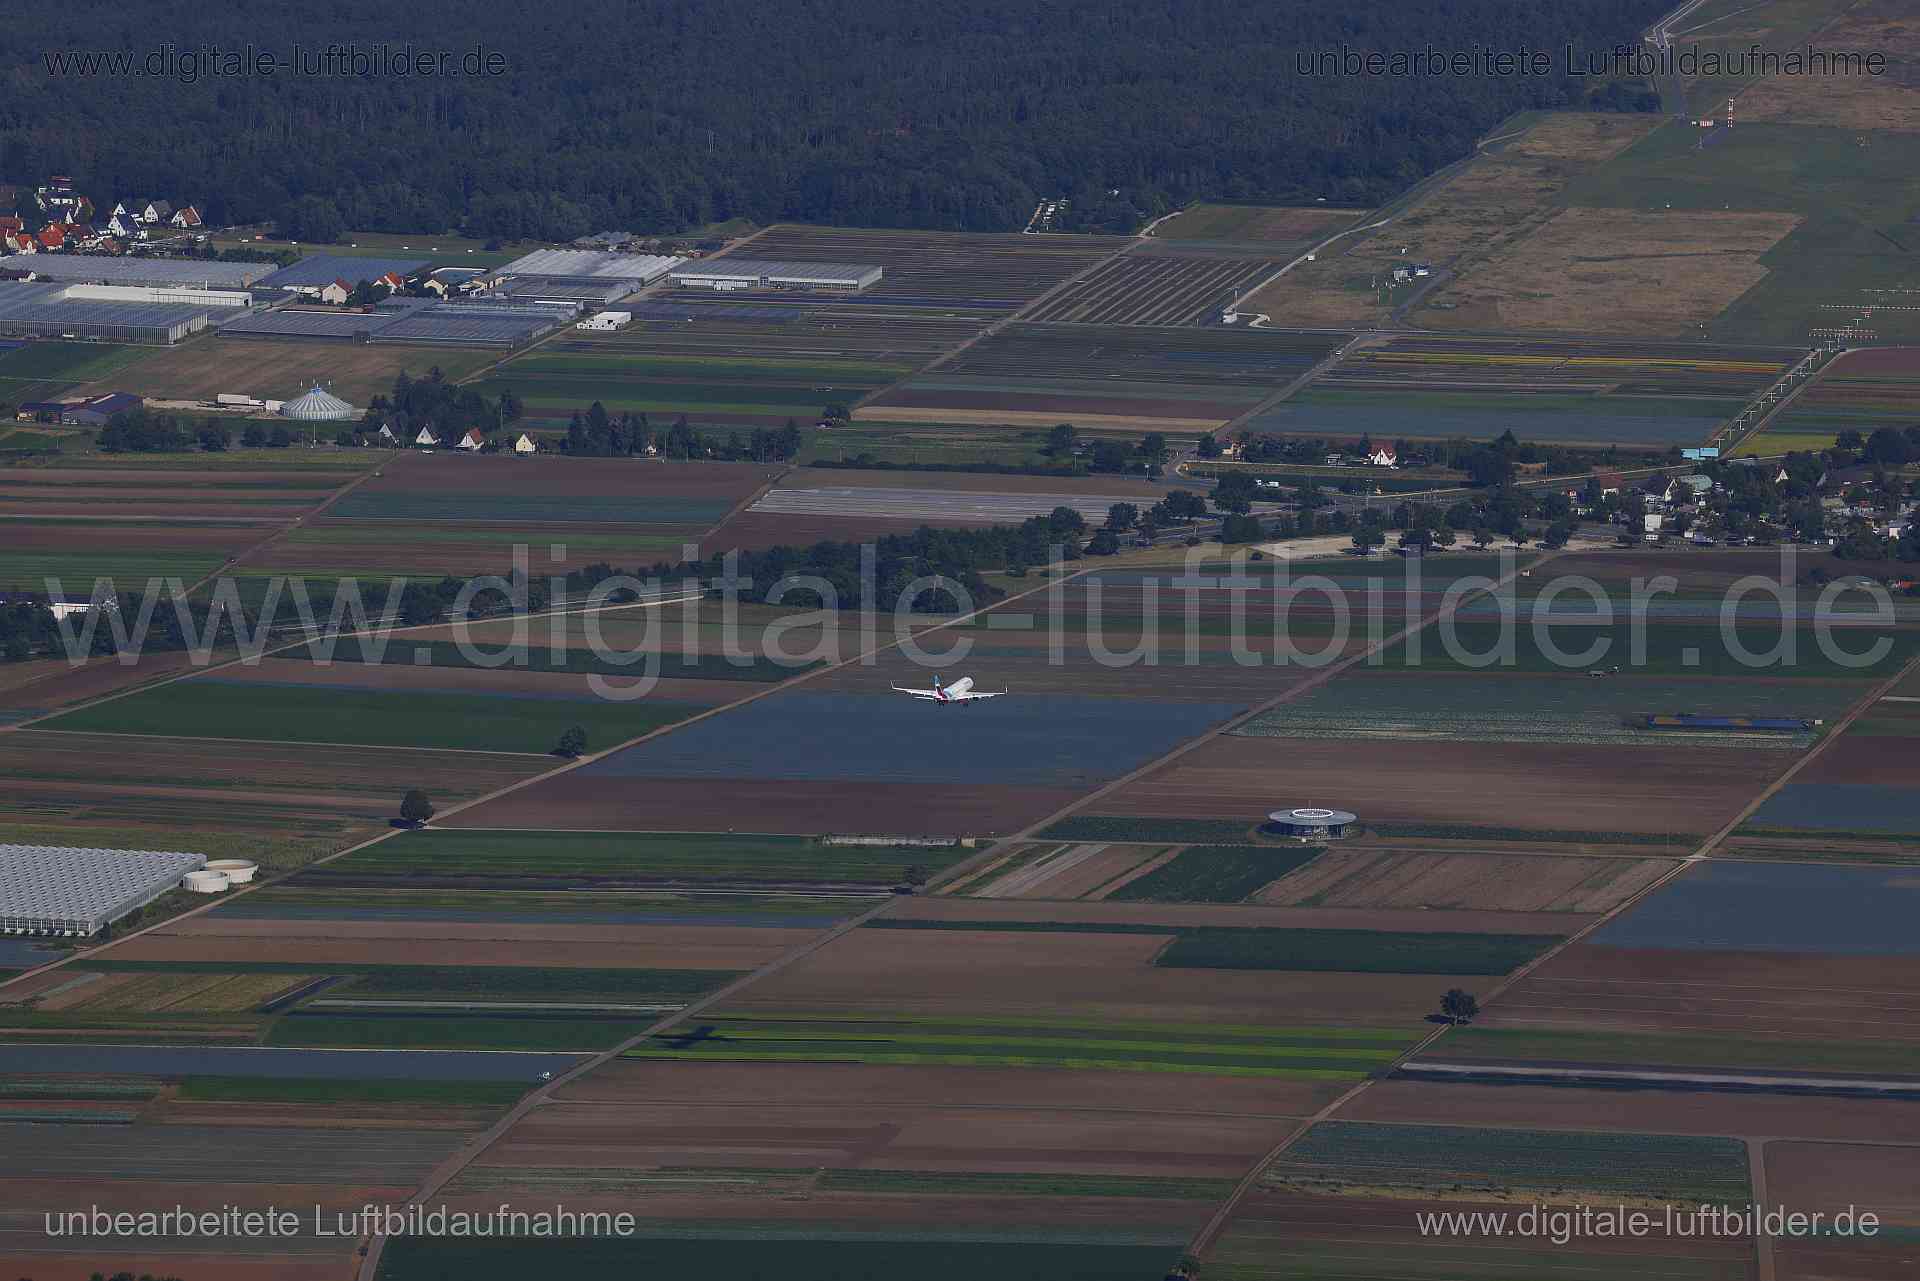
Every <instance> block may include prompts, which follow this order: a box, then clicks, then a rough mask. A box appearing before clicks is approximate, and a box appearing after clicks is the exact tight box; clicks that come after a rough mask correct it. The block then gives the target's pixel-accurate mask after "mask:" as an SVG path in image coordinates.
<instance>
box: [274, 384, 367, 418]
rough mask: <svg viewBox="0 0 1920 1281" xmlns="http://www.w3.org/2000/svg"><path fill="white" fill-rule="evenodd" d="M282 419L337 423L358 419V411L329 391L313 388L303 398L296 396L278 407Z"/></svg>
mask: <svg viewBox="0 0 1920 1281" xmlns="http://www.w3.org/2000/svg"><path fill="white" fill-rule="evenodd" d="M280 416H281V417H282V418H296V419H299V420H300V421H301V422H308V423H338V422H346V421H348V420H349V419H353V418H358V417H359V416H360V411H359V410H357V409H355V408H354V407H353V406H352V405H349V404H348V403H347V402H346V401H344V400H342V399H340V398H339V397H338V396H336V395H334V394H333V393H332V392H329V391H322V390H321V389H320V388H318V387H315V388H314V389H313V390H312V391H310V392H308V393H307V394H306V395H304V396H296V397H294V398H293V399H292V400H289V401H288V402H287V403H286V404H284V405H282V406H280Z"/></svg>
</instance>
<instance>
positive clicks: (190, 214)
mask: <svg viewBox="0 0 1920 1281" xmlns="http://www.w3.org/2000/svg"><path fill="white" fill-rule="evenodd" d="M167 221H168V222H170V223H172V224H173V225H174V226H176V227H178V228H180V229H181V230H182V231H193V230H195V229H196V228H198V227H201V226H203V225H204V224H203V222H202V221H201V218H200V211H199V210H198V209H196V208H194V207H193V206H192V205H181V206H180V207H179V208H178V209H176V210H174V211H173V217H171V218H169V219H167Z"/></svg>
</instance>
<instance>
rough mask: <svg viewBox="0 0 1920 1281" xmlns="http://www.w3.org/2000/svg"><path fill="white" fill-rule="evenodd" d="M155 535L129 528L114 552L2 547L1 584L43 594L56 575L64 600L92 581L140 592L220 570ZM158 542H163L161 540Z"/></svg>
mask: <svg viewBox="0 0 1920 1281" xmlns="http://www.w3.org/2000/svg"><path fill="white" fill-rule="evenodd" d="M263 532H264V531H256V532H253V533H248V532H247V531H245V530H239V531H236V532H235V535H234V539H235V542H236V543H239V542H242V541H245V540H247V539H250V538H258V537H261V536H263ZM154 541H155V540H154V538H153V535H152V534H151V533H148V534H147V535H146V536H144V537H143V536H142V535H141V534H140V533H139V532H138V531H137V530H134V529H131V528H130V529H129V530H128V531H127V544H128V545H127V546H126V547H125V548H116V549H115V550H113V551H85V552H48V551H45V550H42V549H39V548H29V549H26V550H24V551H11V550H8V549H7V548H4V547H0V588H25V589H29V590H32V591H36V592H45V591H47V590H48V588H47V580H48V579H49V578H53V579H58V580H59V582H60V588H61V593H62V594H63V595H64V596H65V597H67V598H68V599H81V600H84V599H87V598H89V597H91V596H92V594H93V588H94V583H95V580H96V579H101V578H111V579H112V580H113V586H114V590H115V591H118V592H138V591H142V590H144V589H145V588H146V585H147V581H148V580H149V579H159V580H161V581H163V582H164V581H165V580H166V579H169V578H177V579H179V580H180V582H181V584H182V585H184V586H192V585H193V584H194V583H196V582H198V581H199V580H201V579H202V578H205V577H206V576H207V575H208V574H211V573H212V572H213V571H214V570H216V569H218V568H220V563H221V557H220V556H219V555H218V554H214V553H208V552H206V551H204V550H198V549H196V550H192V551H187V550H181V551H169V550H168V549H167V548H165V547H155V546H153V542H154ZM161 541H164V539H162V540H161Z"/></svg>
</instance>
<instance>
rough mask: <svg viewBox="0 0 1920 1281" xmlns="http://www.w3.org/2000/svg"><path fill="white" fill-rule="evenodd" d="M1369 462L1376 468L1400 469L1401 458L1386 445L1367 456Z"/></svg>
mask: <svg viewBox="0 0 1920 1281" xmlns="http://www.w3.org/2000/svg"><path fill="white" fill-rule="evenodd" d="M1367 461H1368V462H1370V463H1372V464H1373V465H1374V466H1375V467H1398V466H1399V465H1400V456H1399V455H1398V454H1396V453H1394V452H1393V451H1392V450H1391V449H1388V448H1387V447H1386V446H1385V445H1381V446H1380V447H1379V448H1377V449H1375V450H1374V451H1373V452H1372V453H1371V454H1368V455H1367Z"/></svg>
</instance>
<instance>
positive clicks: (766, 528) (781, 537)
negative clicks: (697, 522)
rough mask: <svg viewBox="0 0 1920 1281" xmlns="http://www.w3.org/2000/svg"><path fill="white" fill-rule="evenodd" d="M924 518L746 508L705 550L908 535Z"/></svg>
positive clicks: (703, 543) (705, 544)
mask: <svg viewBox="0 0 1920 1281" xmlns="http://www.w3.org/2000/svg"><path fill="white" fill-rule="evenodd" d="M923 523H924V522H922V521H918V520H901V519H889V518H886V517H880V516H802V515H795V514H788V513H774V512H754V511H743V512H741V513H740V514H739V515H737V516H735V517H733V518H732V519H730V520H728V521H727V522H726V523H725V524H723V525H721V526H720V527H719V528H718V529H716V530H714V531H713V532H712V533H711V534H709V535H707V537H706V538H704V539H702V540H701V552H702V554H704V555H708V556H712V555H715V554H718V553H720V552H727V551H733V550H736V549H737V550H740V551H759V550H762V549H763V548H767V547H779V546H781V545H783V544H784V545H785V546H788V547H805V546H807V545H808V544H810V543H819V542H826V541H829V540H832V541H836V542H863V541H867V540H871V539H878V538H885V537H887V536H888V535H890V534H895V535H901V536H904V535H907V534H911V533H912V532H913V531H914V530H915V529H917V528H919V526H920V525H921V524H923Z"/></svg>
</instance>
